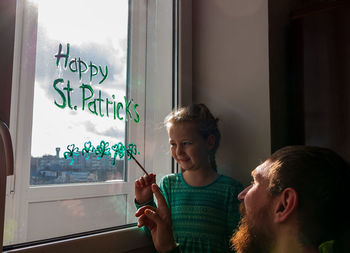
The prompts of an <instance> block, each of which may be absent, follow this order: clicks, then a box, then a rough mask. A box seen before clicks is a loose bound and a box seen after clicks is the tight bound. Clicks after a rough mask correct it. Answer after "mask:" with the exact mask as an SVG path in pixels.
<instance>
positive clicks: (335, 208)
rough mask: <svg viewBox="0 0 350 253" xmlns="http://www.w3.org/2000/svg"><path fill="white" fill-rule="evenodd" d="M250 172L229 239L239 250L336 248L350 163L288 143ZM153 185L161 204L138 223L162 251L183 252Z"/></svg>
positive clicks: (306, 252) (344, 219)
mask: <svg viewBox="0 0 350 253" xmlns="http://www.w3.org/2000/svg"><path fill="white" fill-rule="evenodd" d="M252 176H253V179H254V180H253V182H252V184H251V185H250V186H248V187H247V188H246V189H245V190H243V191H242V192H241V193H240V194H239V195H238V198H239V199H240V200H241V202H242V204H241V212H242V219H241V223H240V226H239V228H238V229H237V231H236V232H235V233H234V235H233V236H232V238H231V243H232V245H233V248H234V249H235V250H236V252H238V253H254V252H257V253H264V252H276V253H299V252H300V253H314V252H315V253H316V252H322V253H325V252H335V251H334V250H336V247H337V246H336V245H335V244H334V240H335V239H337V240H338V239H339V238H341V236H342V235H343V234H344V232H345V230H346V228H347V227H348V226H349V222H348V220H349V219H348V214H349V208H348V207H347V206H348V205H347V203H346V202H347V198H348V196H349V187H348V186H347V181H348V180H349V179H350V177H349V167H348V165H347V164H346V162H345V161H344V160H343V159H342V158H341V157H340V156H338V155H337V154H336V153H335V152H333V151H331V150H329V149H326V148H320V147H308V146H290V147H285V148H282V149H280V150H278V151H276V152H275V153H274V154H272V156H271V157H269V158H268V159H267V160H266V161H265V162H264V163H262V164H261V165H259V166H258V167H257V168H256V169H255V170H253V172H252ZM152 190H153V192H154V194H155V196H156V198H157V200H158V208H153V207H142V208H140V209H139V210H138V211H137V212H136V214H135V215H136V216H137V217H139V221H138V226H144V225H145V226H148V227H149V228H150V231H151V234H152V238H153V242H154V245H155V247H156V249H157V250H158V252H160V253H168V252H180V246H179V245H177V244H176V243H175V241H174V238H173V235H172V231H171V221H170V218H169V217H170V211H169V209H168V208H167V205H166V203H165V200H164V198H163V196H162V195H161V193H160V191H159V188H158V187H157V186H156V185H153V186H152ZM344 252H345V251H344Z"/></svg>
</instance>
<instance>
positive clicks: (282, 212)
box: [274, 188, 298, 223]
mask: <svg viewBox="0 0 350 253" xmlns="http://www.w3.org/2000/svg"><path fill="white" fill-rule="evenodd" d="M297 206H298V194H297V192H296V191H295V190H294V189H293V188H286V189H284V190H283V191H282V193H281V195H280V196H278V197H277V200H276V203H275V210H274V217H275V218H274V221H275V222H276V223H280V222H284V221H285V220H287V219H288V218H289V217H290V215H291V214H292V213H293V212H294V210H296V208H297Z"/></svg>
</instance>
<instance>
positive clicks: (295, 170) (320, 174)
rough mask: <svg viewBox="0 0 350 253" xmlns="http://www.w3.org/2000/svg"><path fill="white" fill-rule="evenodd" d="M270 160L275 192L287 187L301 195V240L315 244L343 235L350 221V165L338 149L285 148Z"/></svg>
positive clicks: (306, 243)
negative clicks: (349, 199)
mask: <svg viewBox="0 0 350 253" xmlns="http://www.w3.org/2000/svg"><path fill="white" fill-rule="evenodd" d="M267 160H269V161H270V162H272V163H273V165H272V167H271V170H270V174H269V180H270V186H269V190H270V192H271V194H272V195H275V194H278V193H280V192H282V191H283V189H285V188H287V187H290V188H293V189H294V190H295V191H296V192H297V194H298V207H297V212H298V223H299V231H300V240H301V243H303V244H304V245H305V246H314V247H315V246H318V245H319V244H321V243H322V242H325V241H328V240H333V239H337V238H339V237H340V236H341V235H342V234H343V233H344V230H345V229H346V227H347V226H348V224H349V222H348V219H349V217H348V215H349V211H348V210H349V209H348V207H347V206H348V204H347V203H346V202H347V201H348V199H347V198H348V197H349V185H348V181H349V165H348V164H347V163H346V162H345V161H344V160H343V159H342V158H341V157H340V156H339V155H338V154H337V153H335V152H334V151H332V150H330V149H328V148H321V147H311V146H288V147H284V148H282V149H279V150H278V151H276V152H275V153H273V154H272V155H271V157H270V158H268V159H267Z"/></svg>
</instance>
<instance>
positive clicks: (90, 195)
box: [4, 0, 176, 245]
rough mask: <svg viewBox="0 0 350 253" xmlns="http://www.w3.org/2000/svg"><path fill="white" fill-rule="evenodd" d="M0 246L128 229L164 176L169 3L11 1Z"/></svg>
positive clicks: (167, 168) (167, 167)
mask: <svg viewBox="0 0 350 253" xmlns="http://www.w3.org/2000/svg"><path fill="white" fill-rule="evenodd" d="M17 4H18V6H17V19H16V41H15V61H14V78H13V87H12V100H11V103H12V104H11V124H10V125H11V129H10V131H11V136H12V140H13V143H14V149H15V150H14V153H15V175H14V176H13V177H11V178H8V189H7V196H6V211H5V232H4V234H5V236H4V245H13V244H18V243H26V242H32V241H37V240H43V239H49V238H55V237H59V236H65V235H72V234H76V233H82V232H86V231H94V230H98V229H104V228H111V227H118V226H123V225H127V224H133V223H134V222H135V218H134V212H135V207H134V203H133V201H134V194H133V191H134V189H133V187H134V186H133V184H134V183H133V182H134V180H135V179H136V178H138V177H140V176H142V175H143V172H142V171H141V170H140V169H139V168H138V166H137V164H136V163H135V162H134V161H133V160H130V155H129V152H130V153H131V154H133V155H134V156H135V157H136V159H137V160H138V161H139V162H140V163H141V164H143V165H144V167H145V168H146V170H148V171H149V172H151V171H152V172H155V173H157V179H158V180H159V179H160V178H161V177H162V176H163V175H165V174H168V173H170V172H171V155H170V153H169V152H168V144H167V142H168V141H167V134H166V131H165V129H164V128H163V127H162V121H163V118H164V117H165V116H166V114H167V113H169V111H170V110H171V109H172V107H173V101H174V96H173V90H174V89H173V76H174V72H173V66H174V63H173V61H174V59H176V57H174V55H173V2H172V1H170V0H148V1H147V0H141V1H140V0H138V1H132V0H118V1H108V0H104V1H102V0H101V1H87V0H74V1H69V0H64V1H63V0H55V1H46V0H26V1H18V3H17Z"/></svg>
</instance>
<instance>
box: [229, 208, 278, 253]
mask: <svg viewBox="0 0 350 253" xmlns="http://www.w3.org/2000/svg"><path fill="white" fill-rule="evenodd" d="M267 207H268V205H265V206H264V207H263V208H261V210H259V211H257V212H256V213H255V215H254V216H255V217H250V219H249V220H248V218H247V215H246V212H245V208H244V204H243V203H241V205H240V212H241V214H242V218H241V221H240V224H239V227H238V229H237V230H236V231H235V233H234V234H233V236H232V237H231V240H230V242H231V245H232V248H233V249H234V250H235V251H236V252H237V253H264V252H270V251H271V248H272V246H273V241H274V237H273V234H272V233H273V232H272V229H270V225H269V223H268V222H269V216H268V209H267Z"/></svg>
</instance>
